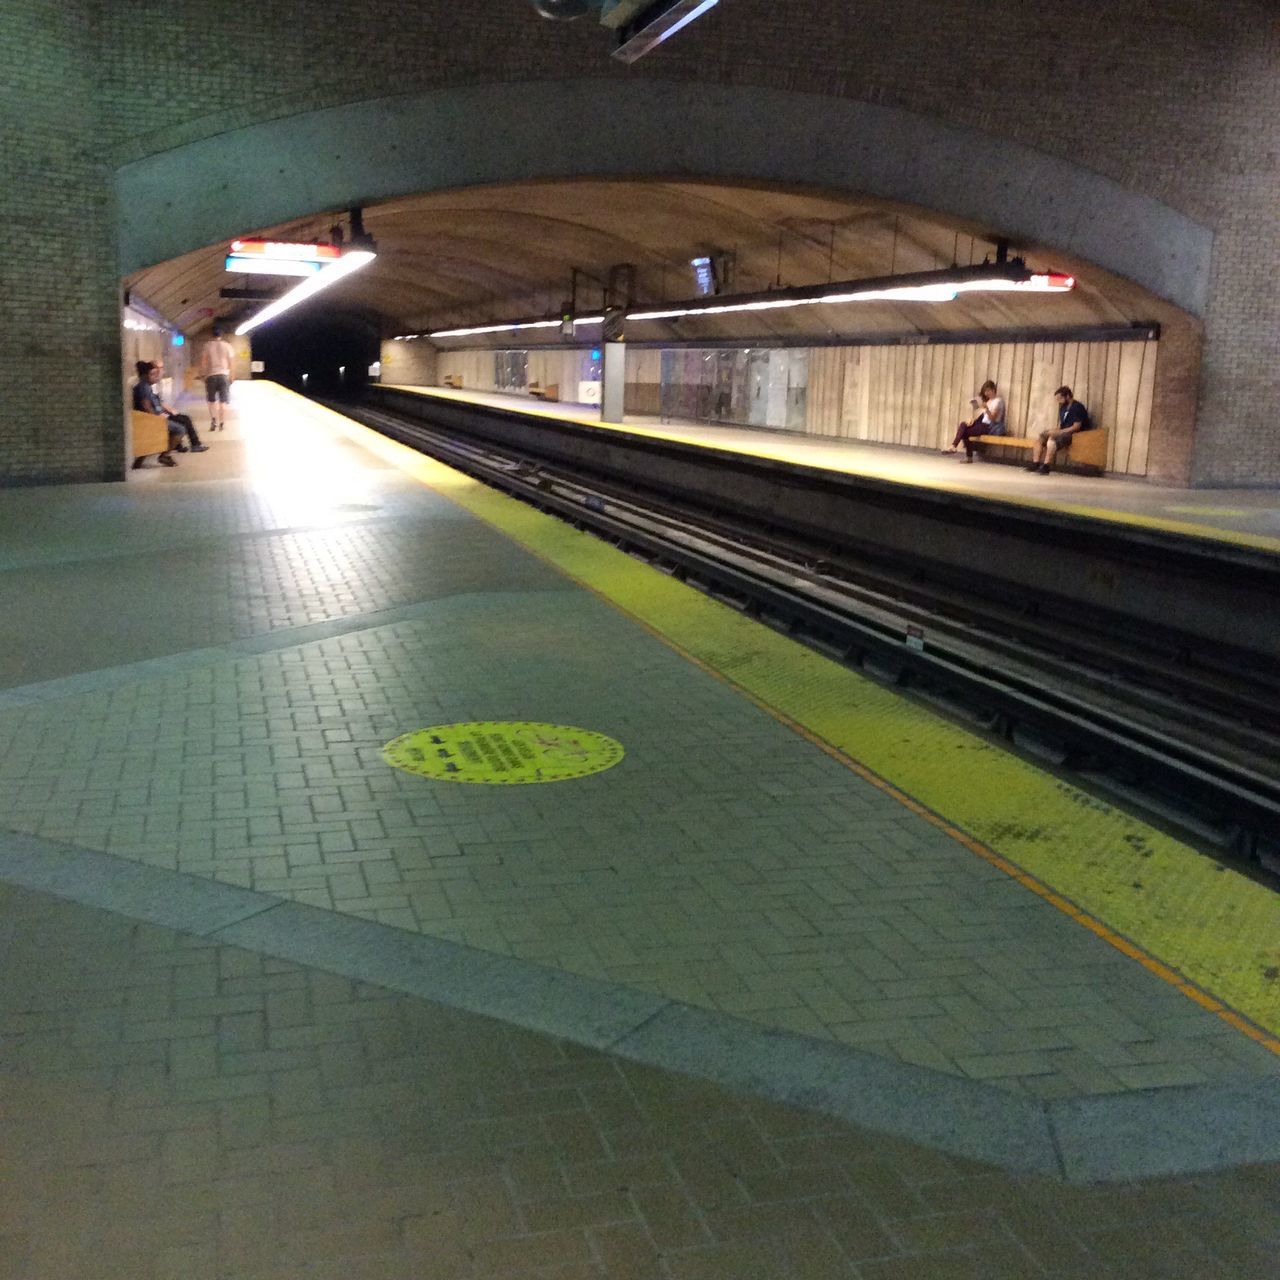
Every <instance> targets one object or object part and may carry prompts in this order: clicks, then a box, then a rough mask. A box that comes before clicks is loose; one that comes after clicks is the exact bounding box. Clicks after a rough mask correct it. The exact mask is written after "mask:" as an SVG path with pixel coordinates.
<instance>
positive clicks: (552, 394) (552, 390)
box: [527, 382, 560, 400]
mask: <svg viewBox="0 0 1280 1280" xmlns="http://www.w3.org/2000/svg"><path fill="white" fill-rule="evenodd" d="M527 390H528V392H529V394H530V395H531V396H533V397H534V398H535V399H538V400H559V399H560V384H559V383H558V382H549V383H547V385H546V386H545V387H544V386H541V385H540V384H538V383H536V382H531V383H529V386H528V388H527Z"/></svg>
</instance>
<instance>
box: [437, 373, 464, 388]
mask: <svg viewBox="0 0 1280 1280" xmlns="http://www.w3.org/2000/svg"><path fill="white" fill-rule="evenodd" d="M441 385H442V386H446V387H449V388H451V389H452V390H454V391H461V390H462V377H461V375H459V374H456V373H446V374H445V375H444V379H443V381H442V383H441Z"/></svg>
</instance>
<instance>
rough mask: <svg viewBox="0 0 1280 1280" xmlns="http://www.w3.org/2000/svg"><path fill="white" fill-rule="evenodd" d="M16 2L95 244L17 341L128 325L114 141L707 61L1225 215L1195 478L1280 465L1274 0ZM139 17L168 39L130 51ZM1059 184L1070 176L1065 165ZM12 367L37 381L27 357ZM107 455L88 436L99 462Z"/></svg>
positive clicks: (4, 395) (147, 29)
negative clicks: (1119, 0)
mask: <svg viewBox="0 0 1280 1280" xmlns="http://www.w3.org/2000/svg"><path fill="white" fill-rule="evenodd" d="M88 11H92V13H93V14H94V15H96V18H97V24H98V25H97V27H96V30H95V31H94V32H90V34H91V35H92V34H96V36H97V42H98V47H99V48H101V50H102V51H103V52H102V53H101V55H100V56H99V57H97V58H96V59H95V61H94V63H93V65H94V66H95V68H96V84H95V85H94V86H93V88H94V89H95V91H96V92H95V94H90V92H89V89H90V86H89V84H88V81H87V80H86V79H85V78H84V77H83V76H81V75H79V74H78V72H79V70H82V69H83V66H84V65H85V64H84V62H83V61H82V59H83V58H84V57H85V51H84V50H83V48H82V44H83V41H84V40H85V39H86V29H85V26H84V23H83V21H81V19H83V18H84V16H85V14H86V12H88ZM353 14H358V15H359V21H358V22H357V21H356V20H355V18H354V17H353ZM1103 18H1105V20H1102V19H1103ZM0 23H2V24H3V25H4V28H7V30H5V31H3V32H0V34H4V35H5V37H6V38H5V39H4V41H3V45H2V46H0V47H2V48H3V50H4V52H0V83H3V82H5V81H9V80H10V75H9V74H6V73H9V72H11V73H12V74H13V75H16V76H18V78H19V80H20V83H18V84H17V85H16V86H15V84H14V83H12V82H10V83H7V84H5V87H3V88H0V94H3V95H4V97H5V98H8V99H10V100H12V99H14V98H15V97H17V98H21V97H23V96H24V95H30V96H31V97H32V98H33V99H35V100H41V101H44V100H56V102H57V105H58V111H57V113H56V119H54V120H53V122H52V123H51V122H50V121H49V120H48V119H45V120H44V121H42V122H41V123H39V124H24V125H21V126H19V128H18V132H17V137H18V145H17V148H16V151H12V154H11V148H10V147H9V146H8V145H7V146H6V148H5V152H4V159H3V160H0V165H3V166H4V168H5V169H6V170H7V171H8V172H7V173H6V174H5V175H3V176H9V174H11V173H12V172H14V171H17V172H18V173H19V175H20V177H25V179H26V180H27V181H28V182H30V180H31V178H32V176H35V175H38V174H39V173H41V172H44V171H45V167H46V165H48V171H49V172H53V173H56V175H57V177H56V180H55V181H53V182H52V183H49V184H47V185H46V186H45V187H44V189H43V192H42V195H41V199H42V200H45V201H47V209H46V208H45V206H44V205H42V206H41V213H40V216H39V217H38V218H33V219H32V221H33V222H38V223H39V224H40V226H41V227H43V228H45V230H44V231H43V232H42V233H41V234H42V235H43V237H44V239H45V243H46V246H47V248H46V250H45V251H46V252H47V253H48V254H49V255H50V261H54V262H67V261H74V263H75V265H74V267H73V270H72V273H71V274H72V276H73V279H72V280H69V281H68V282H67V287H66V288H65V289H64V290H62V291H61V295H60V297H61V301H60V310H61V311H62V312H63V314H62V315H61V316H60V317H58V318H56V319H51V320H50V321H49V323H48V327H47V328H45V329H42V330H41V334H42V335H43V336H41V337H39V338H35V339H33V338H32V337H31V333H32V330H31V329H30V327H29V326H28V327H24V325H25V321H24V320H23V319H22V317H21V316H20V315H15V314H14V312H13V310H12V308H13V304H12V302H11V301H7V300H6V301H4V302H3V303H0V305H4V306H5V308H6V310H5V311H4V312H0V339H3V341H2V342H0V347H3V349H4V350H5V351H6V357H8V356H9V353H11V352H12V351H13V350H14V349H15V348H17V347H22V346H24V345H26V346H29V345H30V344H31V343H32V342H33V341H34V343H35V346H36V347H37V348H39V349H41V350H43V351H45V352H47V353H56V354H57V356H58V359H59V361H60V362H61V361H64V360H65V361H66V362H68V366H69V367H74V366H75V365H76V364H77V363H79V366H80V367H81V368H84V367H85V363H86V362H88V363H92V362H93V361H94V360H97V359H99V358H105V355H106V353H107V351H108V348H109V346H110V341H109V339H108V336H107V333H106V330H105V328H103V327H100V326H103V325H104V323H105V315H106V312H107V311H108V310H110V307H111V305H112V301H113V295H111V294H110V290H109V289H108V288H107V282H106V281H105V280H104V279H102V275H103V273H102V272H101V271H100V270H98V267H99V266H100V264H101V262H102V261H103V260H104V259H105V256H106V255H105V251H104V248H103V246H104V244H105V241H104V239H103V224H104V220H105V218H106V213H107V211H106V209H105V207H104V206H103V205H102V204H101V202H102V201H103V200H105V196H103V195H102V194H101V192H100V190H99V189H98V188H96V187H95V186H94V178H95V175H96V173H97V172H98V171H97V170H96V169H95V165H96V164H98V163H101V162H103V161H109V162H111V163H121V162H123V161H126V160H128V159H133V158H136V157H138V156H143V155H147V154H151V153H153V152H155V151H158V150H161V149H164V148H168V147H173V146H177V145H180V144H182V143H185V142H189V141H193V140H195V139H198V138H201V137H206V136H209V135H212V134H215V133H218V132H222V131H225V130H228V129H234V128H238V127H242V126H244V125H247V124H251V123H254V122H257V121H261V120H265V119H270V118H274V117H279V116H284V115H289V114H294V113H297V112H301V111H307V110H312V109H315V108H318V107H323V106H330V105H335V104H338V103H343V102H349V101H354V100H358V99H362V98H368V97H374V96H382V95H385V94H394V93H408V92H413V91H416V90H420V89H424V88H432V89H437V88H441V87H444V86H447V85H450V84H461V83H473V82H476V81H486V80H505V81H510V80H522V79H530V78H559V77H578V76H583V75H588V76H600V77H610V76H613V77H619V78H622V77H627V76H636V75H640V76H645V75H661V76H667V77H675V78H688V79H703V80H706V81H718V82H726V83H734V84H739V83H741V84H752V85H762V86H771V87H778V88H789V89H802V90H804V91H806V92H819V93H828V94H833V95H844V96H849V97H855V98H861V99H866V100H870V101H873V102H880V103H885V104H889V105H894V106H899V107H903V108H906V109H909V110H912V111H916V112H920V113H924V114H927V115H930V116H933V117H937V118H941V119H944V120H949V121H953V122H955V123H957V124H960V125H965V126H969V127H972V128H976V129H979V130H982V131H985V132H988V133H991V134H995V135H997V136H1002V137H1007V138H1010V139H1012V140H1016V141H1019V142H1022V143H1025V144H1027V145H1030V146H1034V147H1037V148H1039V149H1041V150H1043V151H1046V152H1048V153H1050V154H1056V155H1060V156H1062V157H1063V158H1064V159H1069V160H1070V161H1072V162H1074V163H1076V164H1080V165H1084V166H1086V167H1089V168H1092V169H1095V170H1097V171H1098V172H1100V173H1103V174H1105V175H1106V176H1108V177H1110V178H1112V179H1114V180H1116V181H1118V182H1120V183H1121V184H1123V185H1124V186H1126V187H1129V188H1131V189H1133V190H1136V191H1139V192H1142V193H1144V194H1147V195H1150V196H1152V197H1155V198H1157V199H1159V200H1162V201H1164V202H1166V203H1168V204H1170V205H1172V206H1174V207H1175V208H1177V209H1180V210H1182V211H1183V212H1185V213H1187V214H1188V215H1190V216H1191V217H1193V218H1196V219H1197V220H1199V221H1201V222H1203V223H1205V224H1207V225H1209V226H1211V227H1212V228H1214V229H1215V231H1216V234H1217V241H1216V245H1215V252H1214V275H1213V285H1212V297H1211V302H1210V306H1209V311H1208V315H1207V317H1206V334H1205V345H1204V355H1205V365H1204V370H1205V371H1204V377H1203V380H1202V383H1201V388H1200V410H1199V427H1198V430H1197V436H1196V445H1195V451H1194V459H1195V479H1196V480H1197V482H1200V483H1209V482H1217V483H1227V484H1232V483H1241V484H1243V483H1255V484H1256V483H1273V484H1275V483H1280V449H1277V448H1276V444H1277V443H1278V442H1277V439H1276V434H1277V427H1276V424H1277V422H1280V379H1277V378H1276V376H1275V363H1276V354H1277V351H1280V295H1278V294H1277V292H1276V291H1275V289H1274V287H1273V283H1272V282H1273V281H1274V279H1275V277H1276V275H1277V272H1280V213H1278V210H1280V76H1278V75H1277V74H1276V68H1277V67H1280V23H1278V21H1277V14H1276V9H1275V7H1274V5H1273V4H1272V3H1271V2H1270V0H1213V2H1210V0H1131V2H1130V3H1129V4H1126V5H1122V6H1107V7H1105V8H1104V7H1103V6H1100V5H1099V4H1098V3H1097V0H1057V3H1055V4H1054V5H1051V6H1048V5H1044V4H1042V3H1040V2H1039V0H1006V3H1004V4H1002V5H1001V6H999V7H997V6H993V5H991V4H990V2H989V0H901V3H898V4H895V5H881V4H878V3H873V2H872V0H807V2H806V3H805V4H804V5H799V4H791V3H782V2H780V0H726V3H724V4H723V5H721V6H720V7H719V9H717V10H716V11H715V12H714V13H713V14H711V15H709V16H708V17H707V18H706V19H704V20H702V21H701V22H699V23H697V24H695V25H694V26H693V27H690V28H689V29H688V30H687V31H686V32H684V33H683V34H682V36H681V37H680V38H679V39H678V40H675V41H673V42H672V43H671V44H670V45H669V46H666V47H664V48H663V49H662V50H660V51H659V52H657V53H656V54H654V55H652V56H651V57H650V58H649V59H647V60H646V61H644V62H642V63H640V64H638V66H637V67H635V68H633V69H631V70H626V69H622V68H618V67H615V66H614V65H613V64H612V63H611V62H610V60H609V59H608V58H607V56H606V54H607V39H606V35H605V33H604V32H603V31H602V30H601V29H599V28H598V27H596V26H595V25H594V24H593V23H592V21H591V20H589V19H585V20H583V21H581V22H578V23H573V24H567V25H560V24H551V23H547V22H543V21H542V20H540V19H538V18H537V17H536V15H534V14H533V13H532V11H531V10H530V9H529V7H528V5H526V4H525V3H524V0H468V3H465V4H458V3H455V2H453V0H363V2H362V3H361V4H360V5H359V6H351V5H350V4H349V3H348V2H347V0H312V3H309V4H308V5H307V6H305V8H303V9H298V8H297V7H296V6H294V5H286V4H284V3H283V2H282V0H263V3H260V4H258V5H255V6H253V7H252V8H251V9H248V10H244V11H243V12H241V11H236V12H235V13H234V14H230V15H227V16H223V17H219V18H218V19H217V20H212V19H211V11H210V8H209V6H208V5H207V3H202V4H196V3H193V2H192V0H166V2H163V3H160V2H158V3H146V2H141V3H133V4H129V5H110V4H106V3H98V4H80V5H66V4H58V5H54V4H38V3H21V2H19V3H17V4H12V3H11V4H8V5H6V6H5V7H4V16H3V17H2V18H0ZM10 33H15V34H16V38H13V36H11V35H10ZM140 41H141V42H142V43H144V44H145V47H146V51H147V52H146V57H145V61H144V60H141V59H139V58H138V57H136V56H133V54H132V52H131V50H132V49H133V48H134V47H136V46H137V45H138V44H139V42H140ZM143 66H145V68H146V70H145V74H143V73H140V67H143ZM984 67H985V68H988V69H991V68H994V73H995V75H996V78H997V85H996V86H995V87H994V88H979V87H978V86H977V84H976V80H977V77H978V74H979V71H980V69H981V68H984ZM91 97H96V104H97V107H98V115H97V117H96V118H95V117H94V113H93V110H92V107H93V105H94V103H93V101H90V100H89V99H90V98H91ZM6 141H7V139H6ZM621 159H622V158H621V157H620V161H621ZM50 161H53V162H55V163H52V164H50V163H49V162H50ZM24 166H25V168H24ZM980 180H981V175H979V174H975V175H974V181H975V182H977V181H980ZM2 189H3V190H4V191H6V192H8V191H10V190H11V188H10V186H9V184H6V185H5V186H4V187H3V188H2ZM1061 198H1062V199H1063V200H1066V201H1069V200H1070V199H1071V192H1070V190H1069V189H1068V188H1065V187H1064V190H1063V192H1062V195H1061ZM9 203H10V202H9V198H8V197H7V196H6V195H0V204H4V205H5V206H6V207H7V206H8V204H9ZM1081 216H1082V217H1088V216H1089V211H1088V210H1082V211H1081ZM54 271H55V269H54V268H52V267H51V268H48V269H47V272H46V274H44V275H41V269H39V268H34V269H33V274H32V276H31V277H30V278H29V279H28V280H27V281H26V282H25V284H23V285H22V286H21V288H22V289H23V290H25V293H24V294H23V296H25V297H27V298H37V297H41V298H43V297H45V296H46V295H47V293H48V289H49V287H50V286H51V284H52V281H53V279H54V275H53V274H50V273H52V272H54ZM7 292H8V291H7V290H6V293H7ZM68 319H70V321H71V323H70V324H68V323H66V322H67V320H68ZM63 330H65V331H66V332H65V333H63ZM92 333H96V334H97V336H96V337H90V336H87V335H89V334H92ZM96 381H97V375H96V374H94V373H91V372H90V371H89V370H88V369H86V370H85V375H84V378H83V379H82V380H81V382H82V385H81V387H80V389H79V391H78V392H77V394H78V395H79V396H80V397H81V400H80V401H78V402H77V405H78V407H77V410H76V412H77V413H90V412H92V408H93V402H94V399H95V397H94V394H93V392H92V385H93V384H95V383H96ZM19 383H20V379H19ZM10 385H19V384H18V383H14V384H11V380H10V377H9V375H8V374H6V378H5V386H6V387H9V386H10ZM22 385H25V384H22ZM18 398H19V399H20V398H21V397H20V395H19V397H18ZM13 401H14V396H13V393H12V392H11V391H10V390H6V389H5V388H0V414H6V413H7V414H9V415H10V416H8V417H0V449H2V450H3V455H2V457H0V475H8V476H12V475H14V474H16V472H17V471H19V470H20V469H21V468H23V467H26V468H27V469H28V471H27V474H35V472H38V471H39V470H40V468H41V467H42V466H43V467H46V468H49V469H50V470H49V472H48V474H50V475H51V476H52V475H53V474H54V473H55V472H56V473H57V474H59V475H61V474H63V473H64V472H65V473H66V474H67V475H70V474H71V471H70V470H69V469H68V468H69V465H70V464H64V463H63V462H61V461H58V462H56V463H54V462H52V461H50V460H48V459H47V458H46V459H45V461H43V462H41V461H40V451H39V449H38V448H35V446H34V445H33V444H32V443H31V442H30V441H28V442H27V443H26V444H21V443H20V439H19V438H20V437H21V433H22V428H21V425H20V424H19V425H18V426H14V425H13V424H14V422H15V419H14V418H13V417H12V410H11V409H6V408H5V406H6V405H7V404H12V403H13ZM86 430H88V435H89V436H90V437H92V435H93V430H92V429H88V428H86ZM15 433H16V434H15ZM79 447H80V446H79V445H77V450H78V449H79ZM99 452H101V450H100V449H99ZM20 458H25V459H26V461H25V462H21V461H19V459H20ZM102 464H103V460H102V459H101V458H99V459H98V465H100V466H101V465H102ZM92 465H93V464H91V463H90V460H89V458H88V455H87V453H86V454H85V456H84V457H83V458H81V460H80V462H79V463H77V464H76V466H77V467H78V468H80V470H77V471H76V474H88V473H89V470H90V469H91V466H92ZM32 468H34V470H32Z"/></svg>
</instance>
